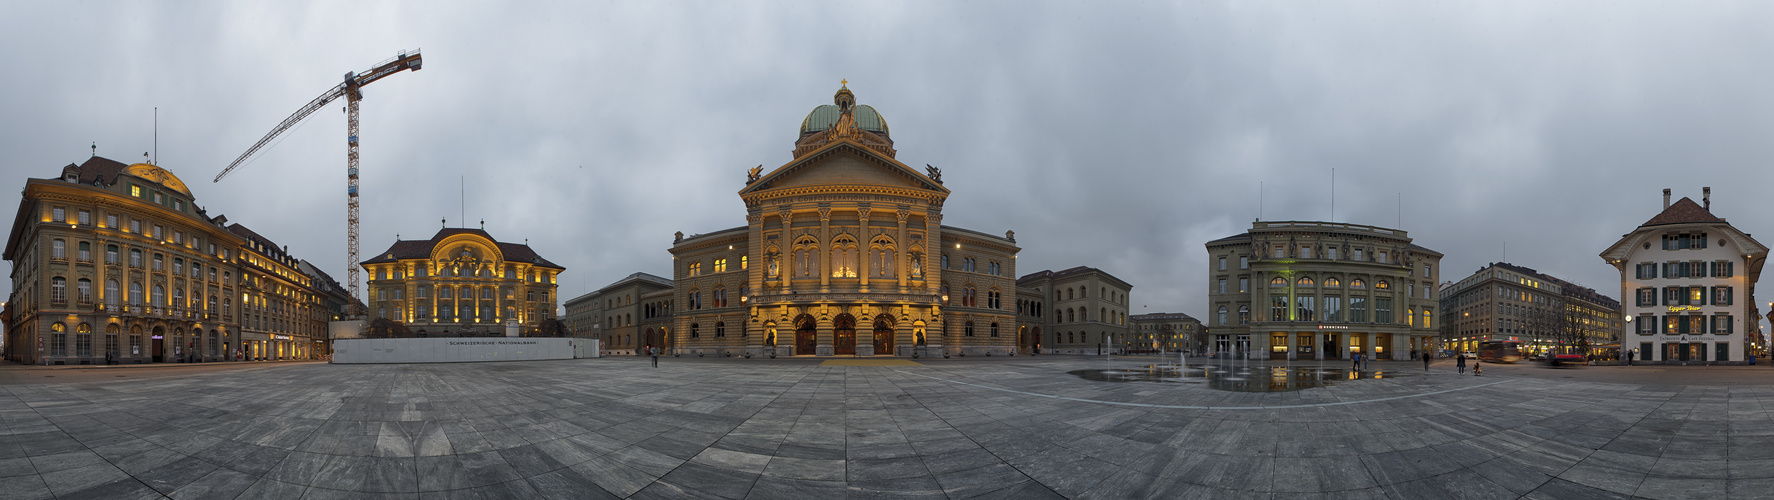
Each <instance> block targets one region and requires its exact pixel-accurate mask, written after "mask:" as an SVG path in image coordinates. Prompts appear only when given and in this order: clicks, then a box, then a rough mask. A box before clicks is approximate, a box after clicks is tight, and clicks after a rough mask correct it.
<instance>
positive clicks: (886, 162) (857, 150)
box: [739, 139, 949, 198]
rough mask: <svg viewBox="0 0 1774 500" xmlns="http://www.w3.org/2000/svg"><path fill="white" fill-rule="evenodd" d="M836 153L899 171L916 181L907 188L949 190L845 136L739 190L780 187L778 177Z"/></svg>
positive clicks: (745, 192) (746, 192) (742, 192)
mask: <svg viewBox="0 0 1774 500" xmlns="http://www.w3.org/2000/svg"><path fill="white" fill-rule="evenodd" d="M835 153H850V154H855V155H856V156H858V157H861V158H863V159H864V160H865V161H867V162H869V163H872V164H875V165H877V166H880V167H881V168H883V169H884V170H888V171H891V172H893V173H895V174H897V175H900V176H902V177H904V178H905V179H906V180H907V181H909V182H911V183H913V184H916V185H917V187H912V186H909V185H908V186H905V188H906V189H918V190H923V191H935V192H937V193H941V194H942V195H943V196H945V197H946V196H948V194H949V189H948V188H947V187H943V185H942V183H941V182H937V181H936V180H935V179H931V178H930V177H929V176H927V175H925V174H923V173H919V172H918V171H917V170H914V169H912V167H910V166H908V165H906V164H904V163H900V162H899V160H897V159H894V158H892V157H889V156H887V155H883V154H881V153H880V152H878V151H874V150H871V149H869V148H868V147H867V146H864V145H862V144H859V143H857V142H856V141H853V140H849V139H843V140H837V141H833V142H832V143H831V144H827V145H825V146H824V147H821V148H819V149H817V150H814V151H812V152H810V153H808V154H806V155H803V156H800V157H798V158H795V159H794V160H791V161H789V162H788V163H785V164H783V165H782V166H780V167H776V168H775V169H774V170H771V171H770V172H769V173H766V174H763V176H762V177H759V178H758V180H756V181H752V182H750V183H747V184H746V185H745V187H744V188H741V189H740V190H739V196H740V197H741V198H744V197H746V196H747V195H750V194H751V193H754V192H759V191H768V190H771V189H775V188H777V187H779V186H777V182H778V181H780V180H782V179H784V178H787V177H790V176H792V175H794V174H795V173H797V172H800V171H801V170H804V169H806V168H810V167H815V166H817V165H819V164H822V163H825V161H824V160H825V159H826V157H827V155H829V154H835Z"/></svg>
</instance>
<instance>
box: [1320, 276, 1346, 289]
mask: <svg viewBox="0 0 1774 500" xmlns="http://www.w3.org/2000/svg"><path fill="white" fill-rule="evenodd" d="M1324 286H1325V288H1336V287H1340V286H1343V282H1342V281H1339V280H1337V279H1336V278H1334V277H1333V278H1325V279H1324Z"/></svg>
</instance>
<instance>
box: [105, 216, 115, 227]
mask: <svg viewBox="0 0 1774 500" xmlns="http://www.w3.org/2000/svg"><path fill="white" fill-rule="evenodd" d="M105 227H108V228H112V229H116V228H117V214H105Z"/></svg>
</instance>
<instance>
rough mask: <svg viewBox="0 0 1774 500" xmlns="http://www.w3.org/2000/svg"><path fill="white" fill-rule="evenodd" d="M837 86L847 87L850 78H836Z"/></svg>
mask: <svg viewBox="0 0 1774 500" xmlns="http://www.w3.org/2000/svg"><path fill="white" fill-rule="evenodd" d="M838 86H839V87H849V86H850V80H838Z"/></svg>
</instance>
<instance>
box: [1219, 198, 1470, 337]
mask: <svg viewBox="0 0 1774 500" xmlns="http://www.w3.org/2000/svg"><path fill="white" fill-rule="evenodd" d="M1207 253H1208V276H1210V277H1211V278H1209V280H1208V287H1209V289H1208V308H1207V309H1208V314H1209V315H1210V317H1209V318H1208V321H1209V324H1208V325H1206V329H1207V333H1206V335H1207V336H1208V338H1209V342H1210V343H1209V344H1208V347H1209V349H1210V350H1212V351H1215V352H1217V353H1222V355H1229V356H1234V357H1249V358H1265V357H1266V358H1267V359H1276V360H1281V359H1286V360H1326V359H1349V355H1350V354H1352V353H1356V352H1360V353H1364V354H1367V355H1370V356H1372V357H1373V358H1374V359H1409V358H1408V356H1413V355H1420V353H1421V352H1423V351H1424V350H1428V349H1433V348H1434V344H1435V342H1434V339H1435V337H1436V335H1437V332H1436V330H1435V329H1434V328H1432V327H1431V318H1434V317H1435V312H1434V311H1435V308H1436V306H1437V304H1436V299H1435V293H1436V292H1435V290H1436V283H1437V281H1436V277H1437V276H1439V274H1438V273H1439V272H1440V269H1441V257H1442V254H1441V253H1440V252H1436V251H1434V250H1430V249H1428V248H1424V247H1422V246H1418V245H1416V244H1415V243H1412V240H1411V238H1410V236H1409V235H1408V234H1406V233H1405V232H1404V231H1402V230H1397V229H1387V228H1382V227H1376V226H1364V225H1359V224H1344V223H1336V222H1311V221H1275V222H1257V223H1255V224H1254V225H1252V226H1251V229H1250V230H1249V231H1247V232H1246V233H1244V234H1238V235H1233V236H1228V237H1225V238H1220V239H1217V240H1213V241H1209V242H1207Z"/></svg>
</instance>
